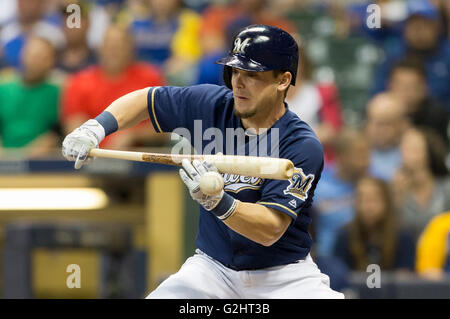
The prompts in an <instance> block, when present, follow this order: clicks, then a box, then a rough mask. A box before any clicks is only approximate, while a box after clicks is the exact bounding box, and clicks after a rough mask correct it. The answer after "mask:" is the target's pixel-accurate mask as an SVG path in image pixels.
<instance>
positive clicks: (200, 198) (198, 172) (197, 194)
mask: <svg viewBox="0 0 450 319" xmlns="http://www.w3.org/2000/svg"><path fill="white" fill-rule="evenodd" d="M181 164H182V165H183V169H180V176H181V179H182V180H183V182H184V183H185V184H186V186H187V188H188V189H189V193H190V194H191V197H192V198H193V199H194V200H195V201H197V202H198V203H199V204H200V205H202V206H203V207H204V208H205V209H206V210H208V211H210V210H212V209H213V208H214V207H216V206H217V204H218V203H219V202H220V200H221V199H222V197H223V194H224V191H223V190H222V191H221V192H220V193H219V194H216V195H214V196H209V195H206V194H204V193H203V192H202V191H201V190H200V185H199V183H200V177H201V176H202V175H203V174H205V173H206V172H218V171H217V168H216V167H215V166H214V165H213V164H211V163H210V162H208V161H203V162H201V163H200V162H199V161H198V160H193V161H192V164H191V163H190V162H189V161H188V160H187V159H183V161H182V162H181Z"/></svg>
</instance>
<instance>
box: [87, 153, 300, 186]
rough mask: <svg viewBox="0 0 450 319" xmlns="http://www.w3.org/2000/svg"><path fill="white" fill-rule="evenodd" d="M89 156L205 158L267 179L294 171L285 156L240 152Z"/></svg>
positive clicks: (175, 161)
mask: <svg viewBox="0 0 450 319" xmlns="http://www.w3.org/2000/svg"><path fill="white" fill-rule="evenodd" d="M89 156H92V157H103V158H115V159H122V160H130V161H139V162H151V163H159V164H166V165H177V166H180V165H181V161H182V159H183V158H186V159H188V160H190V161H192V160H194V159H198V160H200V161H201V160H203V159H206V160H208V161H210V162H211V163H213V164H214V165H215V166H216V167H217V169H218V170H219V172H220V173H229V174H235V175H242V176H252V177H260V178H267V179H279V180H286V179H289V178H291V177H292V174H293V173H294V165H293V163H292V162H291V161H290V160H288V159H284V158H273V157H257V156H239V155H180V154H158V153H141V152H130V151H116V150H105V149H98V148H94V149H91V151H90V152H89Z"/></svg>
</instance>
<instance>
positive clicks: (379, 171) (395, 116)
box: [366, 93, 409, 181]
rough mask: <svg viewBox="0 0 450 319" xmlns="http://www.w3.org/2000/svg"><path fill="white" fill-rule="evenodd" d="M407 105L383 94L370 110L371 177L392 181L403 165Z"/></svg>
mask: <svg viewBox="0 0 450 319" xmlns="http://www.w3.org/2000/svg"><path fill="white" fill-rule="evenodd" d="M408 124H409V123H408V119H407V117H406V114H405V110H404V105H403V102H402V101H401V100H400V99H399V98H397V97H396V96H394V95H393V94H389V93H380V94H378V95H376V96H375V97H374V98H372V100H370V101H369V103H368V105H367V109H366V133H367V137H368V139H369V143H370V147H371V153H370V168H369V171H370V174H371V175H372V176H374V177H377V178H380V179H382V180H384V181H390V180H392V179H393V178H394V175H395V173H396V171H397V170H398V168H399V167H400V164H401V154H400V149H399V144H400V139H401V137H402V134H403V132H405V130H406V129H407V127H408Z"/></svg>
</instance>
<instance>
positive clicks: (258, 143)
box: [148, 84, 323, 269]
mask: <svg viewBox="0 0 450 319" xmlns="http://www.w3.org/2000/svg"><path fill="white" fill-rule="evenodd" d="M233 104H234V99H233V93H232V91H231V90H229V89H228V88H226V87H224V86H216V85H209V84H205V85H196V86H190V87H170V86H166V87H154V88H151V89H150V90H149V93H148V112H149V115H150V119H151V121H152V123H153V126H154V128H155V130H156V131H157V132H177V133H180V132H185V134H182V135H184V137H186V138H187V139H188V140H190V141H191V144H192V145H193V146H194V148H195V149H196V151H197V152H198V153H199V154H205V153H206V154H215V153H217V152H222V153H223V154H227V155H253V156H254V155H259V156H272V157H279V158H287V159H290V160H291V161H292V162H293V163H294V166H295V173H294V174H293V176H292V178H291V179H290V180H284V181H281V180H271V179H261V178H254V177H247V176H239V175H233V174H222V175H223V176H224V181H225V186H224V190H225V191H226V192H227V193H228V194H230V195H231V196H233V197H234V198H236V199H238V200H240V201H243V202H250V203H258V204H261V205H264V206H266V207H269V208H273V209H276V210H278V211H280V212H282V213H284V214H287V215H288V216H290V217H291V218H292V222H291V224H290V225H289V227H288V229H287V230H286V232H285V233H284V235H283V236H282V237H281V238H280V239H279V240H278V241H277V242H276V243H274V244H273V245H272V246H270V247H265V246H263V245H261V244H258V243H256V242H254V241H252V240H250V239H248V238H246V237H244V236H242V235H240V234H238V233H236V232H235V231H233V230H232V229H231V228H229V227H228V226H227V225H225V224H224V223H223V222H222V221H220V220H219V219H218V218H217V217H216V216H215V215H213V214H212V213H210V212H208V211H206V210H205V209H203V207H202V208H201V211H200V219H199V226H198V233H197V238H196V244H197V247H198V248H200V249H201V250H202V251H204V252H205V253H206V254H208V255H209V256H211V257H213V258H215V259H216V260H218V261H220V262H221V263H223V264H225V265H229V266H232V267H233V268H236V269H255V268H264V267H271V266H277V265H282V264H287V263H290V262H294V261H296V260H299V259H302V258H304V257H305V256H307V255H308V253H309V251H310V248H311V244H312V240H311V237H310V236H309V234H308V226H309V224H310V222H311V216H310V209H311V203H312V199H313V195H314V189H315V188H316V185H317V182H318V181H319V179H320V175H321V172H322V169H323V148H322V145H321V144H320V142H319V140H318V138H317V136H316V135H315V134H314V132H313V130H312V129H311V128H310V127H309V126H308V125H307V124H306V123H305V122H303V121H301V120H300V119H299V118H298V116H297V115H295V114H294V113H293V112H291V111H289V110H288V107H287V105H286V112H285V113H284V115H283V116H282V117H281V118H280V119H279V120H278V121H277V122H276V123H275V124H274V125H273V126H272V127H271V128H270V129H268V130H267V131H266V132H265V133H263V134H260V135H252V134H243V137H242V136H241V135H240V134H237V133H240V132H242V131H244V130H245V128H243V126H242V124H241V120H240V118H238V117H237V116H235V115H234V109H233ZM233 132H234V133H236V134H234V135H233V134H231V133H233ZM186 135H187V136H186ZM199 135H200V138H199ZM241 138H243V141H244V142H243V143H239V141H238V139H241ZM240 141H242V140H240ZM255 152H256V153H255Z"/></svg>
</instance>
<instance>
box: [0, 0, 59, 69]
mask: <svg viewBox="0 0 450 319" xmlns="http://www.w3.org/2000/svg"><path fill="white" fill-rule="evenodd" d="M46 2H47V1H46V0H17V10H16V12H17V17H15V18H14V19H12V20H10V21H9V22H7V23H5V25H4V27H3V28H2V30H1V32H0V42H1V46H2V47H3V56H4V60H5V62H6V64H7V65H9V66H12V67H15V68H18V67H20V61H21V59H20V54H21V50H22V47H23V45H24V43H25V41H26V39H27V37H28V36H29V35H30V34H37V35H39V36H44V35H45V36H46V37H48V38H49V39H51V41H52V42H53V44H54V45H55V46H56V47H57V49H59V48H61V47H62V46H63V45H64V36H63V34H62V32H61V30H60V28H59V27H58V26H57V25H55V24H53V23H50V22H49V21H48V20H47V19H46V17H45V14H46V12H45V8H46Z"/></svg>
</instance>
